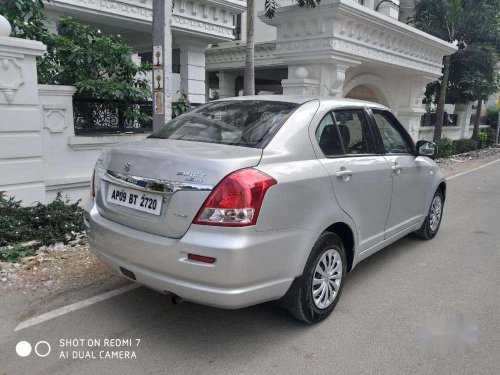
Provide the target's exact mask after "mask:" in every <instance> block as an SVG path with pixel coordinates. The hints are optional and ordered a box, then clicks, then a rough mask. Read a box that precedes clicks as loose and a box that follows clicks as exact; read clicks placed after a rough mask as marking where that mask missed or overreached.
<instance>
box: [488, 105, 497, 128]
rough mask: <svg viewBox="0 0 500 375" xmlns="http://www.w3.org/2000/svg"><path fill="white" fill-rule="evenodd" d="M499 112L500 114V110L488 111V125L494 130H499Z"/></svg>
mask: <svg viewBox="0 0 500 375" xmlns="http://www.w3.org/2000/svg"><path fill="white" fill-rule="evenodd" d="M498 112H500V108H488V109H486V124H488V125H490V126H491V127H492V128H493V129H496V128H497V124H498Z"/></svg>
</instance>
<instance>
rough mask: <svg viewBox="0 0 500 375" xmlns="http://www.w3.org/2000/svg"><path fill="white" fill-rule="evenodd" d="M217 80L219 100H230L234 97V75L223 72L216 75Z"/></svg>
mask: <svg viewBox="0 0 500 375" xmlns="http://www.w3.org/2000/svg"><path fill="white" fill-rule="evenodd" d="M217 77H218V78H219V98H220V99H223V98H231V97H233V96H235V95H236V93H235V90H236V88H235V81H236V74H234V73H230V72H227V71H224V70H221V71H219V73H217Z"/></svg>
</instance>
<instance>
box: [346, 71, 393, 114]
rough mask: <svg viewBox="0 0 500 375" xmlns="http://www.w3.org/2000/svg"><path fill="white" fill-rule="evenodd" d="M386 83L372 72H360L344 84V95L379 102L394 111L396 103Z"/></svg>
mask: <svg viewBox="0 0 500 375" xmlns="http://www.w3.org/2000/svg"><path fill="white" fill-rule="evenodd" d="M386 86H387V85H386V83H385V82H384V81H383V80H382V79H381V78H380V77H378V76H376V75H374V74H360V75H358V76H356V77H354V78H353V79H351V80H350V81H349V82H347V83H346V84H345V85H344V97H345V98H349V99H359V100H367V101H370V102H374V103H380V104H382V105H385V106H386V107H388V108H390V109H391V110H392V111H396V110H397V108H396V103H395V101H394V99H393V97H392V96H391V94H390V90H389V88H388V87H386Z"/></svg>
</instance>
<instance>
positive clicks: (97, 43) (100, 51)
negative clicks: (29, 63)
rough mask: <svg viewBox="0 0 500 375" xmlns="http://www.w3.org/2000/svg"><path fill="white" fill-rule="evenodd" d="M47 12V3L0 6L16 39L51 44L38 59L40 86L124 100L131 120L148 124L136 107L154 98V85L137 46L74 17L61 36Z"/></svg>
mask: <svg viewBox="0 0 500 375" xmlns="http://www.w3.org/2000/svg"><path fill="white" fill-rule="evenodd" d="M43 8H44V2H43V1H41V0H9V1H7V2H2V3H0V13H2V14H4V15H5V17H6V18H7V20H8V21H9V22H10V23H11V25H12V28H13V31H12V36H15V37H19V38H26V39H33V40H39V41H41V42H43V43H44V44H45V45H46V46H47V52H46V53H45V54H44V55H43V56H41V57H39V58H37V71H38V83H42V84H54V85H72V86H75V87H76V89H77V92H76V93H75V97H85V98H97V99H104V100H107V101H109V102H119V105H120V106H121V107H122V108H124V113H125V117H126V118H127V119H130V120H138V121H147V120H148V119H147V118H146V116H145V115H144V114H143V113H141V112H140V111H139V110H138V109H137V108H135V107H134V106H133V105H132V103H134V102H138V101H146V100H149V98H150V96H151V91H150V86H149V83H148V81H147V80H146V79H145V78H140V77H141V76H142V77H144V75H145V73H146V72H148V71H149V70H150V66H149V63H141V64H140V65H139V64H137V63H135V62H134V61H133V60H132V54H133V52H134V51H133V48H132V47H131V46H129V45H128V44H127V43H126V42H125V40H124V39H123V37H122V36H120V35H104V34H102V33H101V32H100V30H98V29H97V28H95V27H92V26H88V25H84V24H82V23H80V22H78V21H77V20H75V19H73V18H71V17H61V18H60V19H59V20H58V25H57V28H58V34H53V33H50V32H49V31H48V30H47V28H46V27H45V24H44V22H45V21H46V18H45V16H44V14H43Z"/></svg>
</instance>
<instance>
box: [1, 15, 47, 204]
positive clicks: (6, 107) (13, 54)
mask: <svg viewBox="0 0 500 375" xmlns="http://www.w3.org/2000/svg"><path fill="white" fill-rule="evenodd" d="M10 31H11V29H10V25H9V23H8V22H7V20H6V19H5V18H3V17H2V16H1V15H0V119H1V121H0V191H5V194H6V195H7V196H14V197H15V198H16V199H17V200H22V204H23V205H30V204H32V203H34V202H42V203H45V202H46V199H47V197H46V193H45V182H44V166H43V160H42V156H43V141H42V135H41V131H42V121H41V120H42V116H41V115H40V111H39V108H38V104H39V98H38V77H37V71H36V57H37V56H41V55H43V53H44V52H45V49H46V48H45V45H44V44H42V43H40V42H37V41H34V40H28V39H19V38H11V37H9V35H10Z"/></svg>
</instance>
